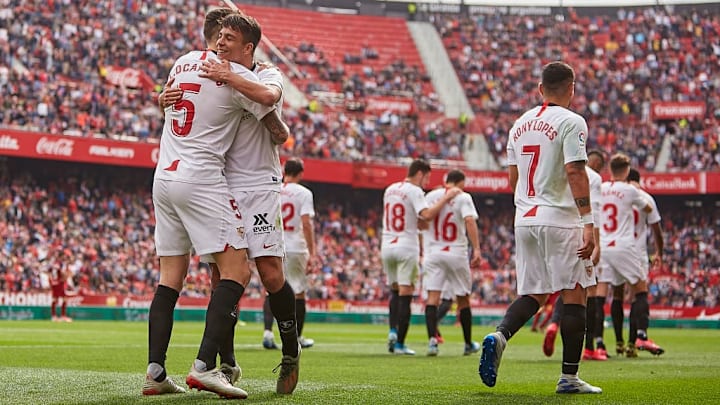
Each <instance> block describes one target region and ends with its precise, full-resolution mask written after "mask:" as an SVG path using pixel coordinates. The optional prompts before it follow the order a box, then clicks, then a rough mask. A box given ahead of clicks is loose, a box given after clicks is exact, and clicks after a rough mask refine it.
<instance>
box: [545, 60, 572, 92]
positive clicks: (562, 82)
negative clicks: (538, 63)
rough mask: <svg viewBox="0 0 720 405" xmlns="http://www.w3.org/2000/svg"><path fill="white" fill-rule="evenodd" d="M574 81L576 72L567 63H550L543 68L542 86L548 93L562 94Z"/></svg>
mask: <svg viewBox="0 0 720 405" xmlns="http://www.w3.org/2000/svg"><path fill="white" fill-rule="evenodd" d="M574 81H575V71H574V70H573V68H572V67H570V65H568V64H567V63H565V62H560V61H557V62H550V63H548V64H547V65H545V67H543V70H542V85H543V89H545V92H547V93H551V94H558V93H562V91H563V90H564V89H565V88H566V87H567V86H568V85H569V84H570V83H572V82H574Z"/></svg>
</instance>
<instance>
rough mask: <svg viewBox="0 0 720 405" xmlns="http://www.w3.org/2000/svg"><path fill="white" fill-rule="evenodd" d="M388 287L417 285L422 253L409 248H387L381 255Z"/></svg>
mask: <svg viewBox="0 0 720 405" xmlns="http://www.w3.org/2000/svg"><path fill="white" fill-rule="evenodd" d="M380 255H381V258H382V263H383V270H384V271H385V274H386V276H387V283H388V285H390V286H391V285H393V284H394V283H397V284H398V285H407V286H411V285H415V282H416V281H417V274H418V260H419V255H420V253H419V252H418V251H417V250H415V249H408V248H407V247H402V246H398V247H386V248H383V249H382V252H381V253H380Z"/></svg>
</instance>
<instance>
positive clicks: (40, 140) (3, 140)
mask: <svg viewBox="0 0 720 405" xmlns="http://www.w3.org/2000/svg"><path fill="white" fill-rule="evenodd" d="M159 153H160V146H159V145H158V144H156V143H145V142H122V141H114V140H108V139H96V138H86V137H70V136H61V135H49V134H42V133H37V132H25V131H16V130H10V129H3V128H0V156H17V157H25V158H35V159H51V160H65V161H71V162H79V163H95V164H107V165H117V166H130V167H145V168H148V169H152V168H154V167H155V165H156V164H157V161H158V154H159ZM282 160H283V161H284V158H283V159H282ZM304 162H305V174H304V178H305V180H306V181H310V182H318V183H332V184H344V185H348V186H351V187H355V188H368V189H384V188H385V187H387V186H388V185H390V184H391V183H393V182H396V181H399V180H402V179H404V178H405V176H406V175H407V165H406V164H392V163H389V162H339V161H332V160H322V159H304ZM458 166H460V167H461V168H463V167H462V162H452V163H450V162H448V165H447V166H444V167H443V166H434V167H433V170H432V172H431V176H430V185H429V187H436V186H439V185H441V184H442V183H443V178H444V176H445V174H446V173H447V172H448V171H449V170H450V169H453V168H457V167H458ZM463 170H464V171H465V176H466V180H465V189H466V190H467V191H470V192H478V193H489V194H497V193H500V194H509V193H511V190H510V182H509V180H508V175H507V173H506V172H504V171H495V172H488V171H477V170H470V169H466V168H463ZM605 175H606V180H607V174H605ZM642 186H643V188H645V189H646V190H647V191H648V192H650V193H651V194H658V195H673V194H674V195H683V194H684V195H692V194H720V172H694V173H645V174H643V176H642Z"/></svg>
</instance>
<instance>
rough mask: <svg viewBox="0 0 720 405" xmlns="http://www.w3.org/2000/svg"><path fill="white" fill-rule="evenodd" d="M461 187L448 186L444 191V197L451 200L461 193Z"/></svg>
mask: <svg viewBox="0 0 720 405" xmlns="http://www.w3.org/2000/svg"><path fill="white" fill-rule="evenodd" d="M462 192H463V191H462V189H461V188H460V187H450V188H449V189H447V191H446V192H445V197H446V198H447V199H448V201H449V200H452V199H453V198H455V197H456V196H457V195H458V194H460V193H462Z"/></svg>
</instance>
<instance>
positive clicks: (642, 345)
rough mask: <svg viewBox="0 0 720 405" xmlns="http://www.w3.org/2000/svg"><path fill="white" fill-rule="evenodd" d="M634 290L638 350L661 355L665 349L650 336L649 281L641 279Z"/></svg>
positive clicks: (633, 286)
mask: <svg viewBox="0 0 720 405" xmlns="http://www.w3.org/2000/svg"><path fill="white" fill-rule="evenodd" d="M632 292H633V293H634V294H635V300H634V301H633V303H632V309H634V311H632V309H631V319H632V318H633V314H632V312H635V313H634V317H635V319H636V321H635V325H636V327H637V339H636V341H635V346H636V347H637V349H638V350H645V351H648V352H650V353H652V354H654V355H657V356H659V355H661V354H663V353H665V350H664V349H663V348H661V347H660V346H658V345H657V344H656V343H655V342H653V341H652V340H650V338H649V337H648V332H647V330H648V326H649V325H650V305H649V303H648V287H647V281H645V280H639V281H638V282H637V283H635V284H633V285H632Z"/></svg>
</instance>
